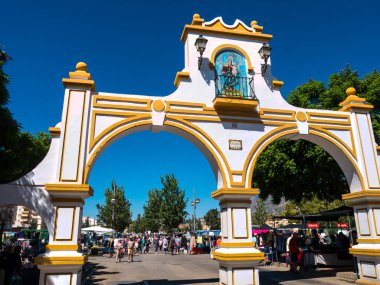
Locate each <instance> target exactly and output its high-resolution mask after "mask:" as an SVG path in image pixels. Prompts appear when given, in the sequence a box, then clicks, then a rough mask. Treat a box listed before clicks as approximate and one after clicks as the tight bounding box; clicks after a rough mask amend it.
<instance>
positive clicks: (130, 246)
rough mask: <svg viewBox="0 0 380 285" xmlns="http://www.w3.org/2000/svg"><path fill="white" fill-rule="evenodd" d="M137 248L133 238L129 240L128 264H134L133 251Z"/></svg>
mask: <svg viewBox="0 0 380 285" xmlns="http://www.w3.org/2000/svg"><path fill="white" fill-rule="evenodd" d="M134 247H135V241H134V238H133V237H130V238H129V240H128V263H130V262H133V250H134Z"/></svg>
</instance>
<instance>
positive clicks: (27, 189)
mask: <svg viewBox="0 0 380 285" xmlns="http://www.w3.org/2000/svg"><path fill="white" fill-rule="evenodd" d="M7 206H24V207H26V208H28V209H29V210H33V211H34V212H36V213H37V214H38V215H39V216H40V217H41V219H42V220H43V222H44V224H45V225H46V228H47V230H48V232H49V235H50V233H52V232H53V229H54V216H55V212H54V206H53V204H52V202H51V200H50V197H49V193H48V192H47V191H46V190H45V189H44V187H38V186H34V185H20V184H4V185H2V187H1V199H0V207H7Z"/></svg>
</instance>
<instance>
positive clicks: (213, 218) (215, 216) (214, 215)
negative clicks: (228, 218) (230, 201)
mask: <svg viewBox="0 0 380 285" xmlns="http://www.w3.org/2000/svg"><path fill="white" fill-rule="evenodd" d="M203 219H204V220H205V223H206V225H208V226H209V227H210V230H219V229H220V218H219V212H218V209H211V210H209V211H208V212H207V213H206V215H205V216H204V217H203Z"/></svg>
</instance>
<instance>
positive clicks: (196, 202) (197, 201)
mask: <svg viewBox="0 0 380 285" xmlns="http://www.w3.org/2000/svg"><path fill="white" fill-rule="evenodd" d="M200 202H201V200H200V199H199V198H195V188H194V190H193V201H191V206H193V207H194V214H193V217H194V234H195V223H196V216H195V209H196V208H197V204H198V203H200Z"/></svg>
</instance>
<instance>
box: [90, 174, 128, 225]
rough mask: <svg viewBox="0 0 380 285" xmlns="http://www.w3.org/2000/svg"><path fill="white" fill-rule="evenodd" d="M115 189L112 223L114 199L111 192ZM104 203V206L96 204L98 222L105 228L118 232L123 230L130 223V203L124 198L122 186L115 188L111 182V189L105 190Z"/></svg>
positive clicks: (113, 182) (114, 183)
mask: <svg viewBox="0 0 380 285" xmlns="http://www.w3.org/2000/svg"><path fill="white" fill-rule="evenodd" d="M112 189H115V200H116V202H115V210H114V221H112V213H113V203H112V199H113V198H114V195H113V190H112ZM104 196H105V197H106V201H105V204H104V205H100V204H96V208H97V209H98V215H97V216H98V222H99V223H100V224H101V225H103V226H107V227H112V228H113V229H115V230H116V231H118V232H124V230H125V229H126V228H127V227H128V226H129V225H130V224H131V222H132V219H131V218H132V213H131V203H130V202H129V200H127V199H126V198H125V191H124V189H123V186H117V184H116V182H115V181H112V185H111V189H109V188H107V189H106V190H105V192H104Z"/></svg>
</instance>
